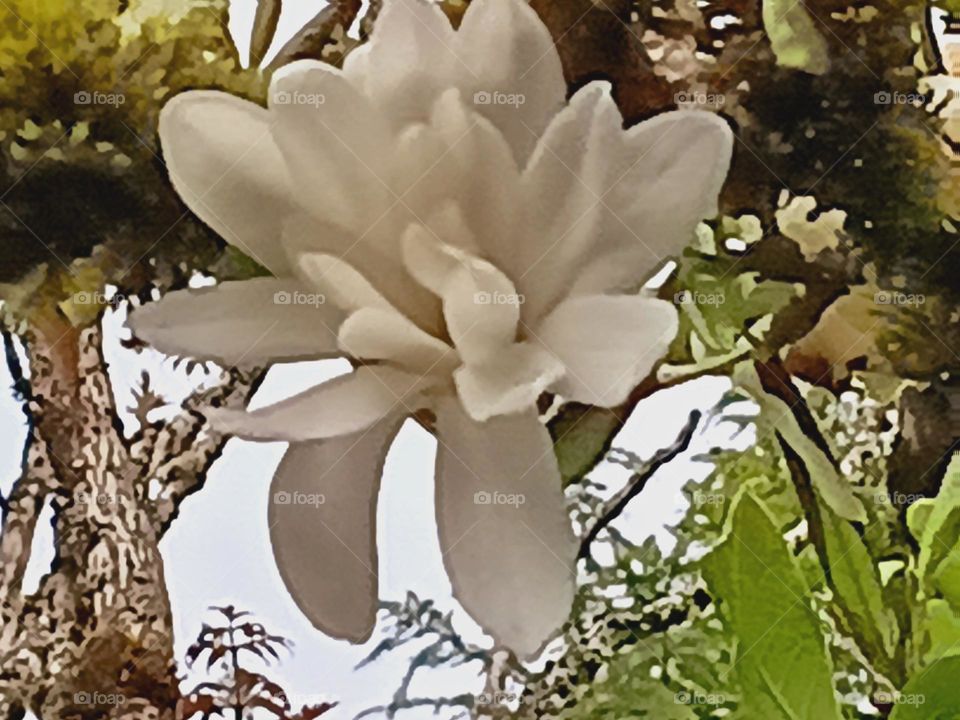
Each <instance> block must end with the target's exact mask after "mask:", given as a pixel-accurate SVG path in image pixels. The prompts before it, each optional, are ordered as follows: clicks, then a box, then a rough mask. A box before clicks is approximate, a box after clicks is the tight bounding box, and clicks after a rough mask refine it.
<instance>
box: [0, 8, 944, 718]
mask: <svg viewBox="0 0 960 720" xmlns="http://www.w3.org/2000/svg"><path fill="white" fill-rule="evenodd" d="M6 2H10V3H12V4H11V5H10V6H6V5H5V7H6V9H7V12H0V78H2V82H0V148H2V152H0V163H2V169H0V171H2V173H3V175H4V186H5V187H4V189H3V190H2V192H0V283H3V285H2V295H3V298H4V301H5V304H4V307H5V309H6V311H7V313H8V315H10V316H11V317H13V318H14V319H16V320H18V321H20V320H24V319H25V320H26V321H28V322H29V321H32V320H35V318H36V317H37V316H39V315H44V314H48V313H51V312H54V313H60V314H63V315H65V316H66V317H67V318H68V319H69V320H70V321H71V322H74V323H77V324H83V323H88V322H91V321H92V320H94V319H96V316H97V312H98V310H97V308H94V309H93V310H92V311H89V310H87V309H85V308H82V307H77V306H76V304H75V303H73V302H72V300H71V299H72V298H73V297H74V296H75V295H76V293H78V292H89V291H101V290H102V289H103V288H105V287H106V286H107V285H108V284H109V285H115V286H117V288H118V289H119V290H120V291H121V292H123V293H125V294H140V295H143V296H144V297H145V293H147V292H148V291H149V290H150V289H151V288H153V287H159V288H160V289H166V288H169V287H174V286H177V285H182V284H183V283H185V281H186V279H187V277H188V276H189V274H190V273H191V272H192V271H194V270H196V269H200V270H205V271H208V272H212V273H213V274H215V275H217V276H218V277H221V278H225V277H231V276H235V275H237V274H240V273H250V272H256V271H257V269H256V268H252V267H250V266H249V265H246V266H244V265H242V264H241V263H240V261H239V260H237V258H236V257H234V256H232V255H230V254H229V253H227V254H224V252H223V246H222V243H221V242H220V241H219V240H217V239H216V238H215V237H213V235H212V233H210V232H209V231H208V230H207V229H205V228H204V227H203V226H202V225H201V224H200V223H199V222H198V221H196V220H195V219H194V218H193V217H192V216H190V215H189V213H188V212H187V211H186V209H185V208H184V207H183V206H182V204H181V203H180V202H179V200H178V199H177V198H176V196H175V194H174V193H173V191H172V189H171V188H170V186H169V184H168V182H167V181H166V178H165V174H164V170H163V165H162V156H161V154H160V148H159V147H158V142H157V138H156V118H157V114H158V112H159V109H160V108H161V107H162V104H163V102H164V101H165V100H166V99H167V98H169V97H170V96H171V95H173V94H175V93H176V92H178V91H179V90H181V89H184V88H188V87H206V88H220V89H224V90H227V91H229V92H233V93H235V94H239V95H242V96H244V97H248V98H251V99H254V100H262V98H263V94H264V88H265V82H266V79H267V75H268V74H269V71H268V70H265V71H261V70H260V69H257V68H252V69H243V68H242V67H241V66H240V62H239V59H238V57H237V55H236V51H235V49H234V46H233V44H232V42H231V41H230V39H229V38H228V36H227V33H226V29H225V19H226V10H227V8H226V4H225V2H223V1H221V0H211V1H210V2H202V1H195V2H180V1H178V2H173V1H172V0H166V1H162V0H157V1H155V2H149V1H148V2H131V3H115V2H103V1H101V0H93V1H92V2H87V3H83V4H81V5H74V4H67V3H63V2H58V1H56V0H53V1H49V2H41V1H40V0H35V1H34V2H27V1H26V0H16V1H14V0H6ZM531 4H532V6H533V7H534V9H535V10H536V11H537V12H538V13H539V14H540V16H541V18H542V19H543V20H544V22H545V23H546V24H547V26H548V27H549V28H550V30H551V32H552V33H553V35H554V37H555V38H556V40H557V43H558V47H559V50H560V52H561V57H562V60H563V63H564V70H565V73H566V75H567V79H568V81H569V84H570V88H571V91H573V90H574V89H576V88H577V87H578V86H580V85H582V84H584V83H585V82H587V81H588V80H590V79H594V78H596V77H607V78H610V79H612V80H613V81H614V82H615V88H616V97H617V100H618V102H619V104H620V106H621V108H622V110H623V112H624V115H625V117H626V118H627V122H628V123H634V122H637V121H639V120H641V119H643V118H646V117H649V116H652V115H654V114H656V113H658V112H661V111H664V110H668V109H672V108H676V107H678V106H684V107H694V108H697V109H700V110H702V111H705V112H718V113H720V114H722V116H723V117H725V118H726V119H727V120H728V121H729V122H730V124H731V126H732V127H733V129H734V132H735V133H736V137H737V141H736V146H735V157H734V164H733V168H732V170H731V173H730V176H729V180H728V182H727V185H726V188H725V191H724V195H723V197H722V203H721V205H722V214H721V217H719V218H716V219H714V220H711V221H710V222H709V223H704V224H703V225H702V226H701V227H700V229H699V231H698V234H697V237H696V238H691V245H690V247H689V249H688V251H687V252H686V253H685V255H684V256H683V257H682V258H680V259H678V262H677V263H676V267H675V268H674V269H673V272H672V273H671V274H670V276H669V278H668V279H667V280H666V281H665V282H664V284H663V285H662V286H661V287H660V290H659V292H660V293H661V295H662V296H663V297H665V298H667V299H672V300H674V301H675V302H677V303H678V305H679V307H680V311H681V318H682V319H681V332H680V334H679V335H678V337H677V340H676V342H675V343H674V346H673V348H672V350H671V353H670V356H669V357H668V359H667V362H666V363H665V364H664V365H663V366H661V368H660V369H659V371H658V373H657V374H656V375H655V376H653V377H651V378H648V379H647V380H646V381H644V383H642V384H641V386H640V387H638V388H637V390H636V392H635V393H634V396H633V397H632V398H631V400H630V402H628V403H627V404H626V405H625V406H624V407H622V408H619V409H617V411H616V412H615V413H613V414H611V413H608V412H606V411H603V412H598V411H596V410H594V409H592V408H586V407H576V406H567V407H565V408H563V409H562V410H561V411H560V412H559V413H558V414H557V415H556V416H555V417H554V418H553V419H552V420H551V429H552V431H553V433H554V437H555V438H556V440H557V442H556V448H557V454H558V458H559V460H560V463H561V467H562V469H563V471H564V475H565V477H566V479H567V481H568V483H569V484H568V495H569V499H570V507H571V515H572V517H573V519H574V521H575V522H576V524H577V526H578V527H580V528H581V529H583V530H584V531H586V529H588V528H591V527H593V526H594V524H595V523H597V522H605V518H607V517H608V514H609V512H610V507H609V504H608V502H607V499H608V498H609V496H610V493H611V492H622V491H623V490H624V488H607V487H602V486H600V485H599V484H598V483H596V482H595V481H593V480H591V479H590V476H589V475H588V471H589V470H590V469H591V468H593V467H594V466H595V465H596V463H597V462H598V461H602V462H609V461H611V460H612V459H616V458H620V460H623V458H627V459H628V460H629V463H628V464H630V467H631V468H632V472H631V475H630V479H628V480H627V481H626V489H629V488H630V487H631V483H633V484H640V485H642V484H643V483H645V482H646V481H647V479H649V472H648V471H649V470H650V461H644V460H641V459H638V458H633V457H632V456H630V455H629V453H627V454H624V453H623V452H621V453H620V454H619V455H618V451H617V450H615V449H613V448H611V443H612V442H613V437H614V436H615V434H616V431H617V430H618V429H619V427H620V425H621V424H622V423H623V422H624V421H625V419H626V418H627V417H628V416H629V415H630V413H631V412H632V410H633V408H634V407H635V406H636V405H637V404H638V403H640V402H641V401H642V400H644V399H645V398H647V397H649V396H650V395H652V394H654V393H655V392H658V391H660V390H662V389H664V388H667V387H670V386H673V385H676V384H679V383H682V382H687V381H691V380H693V379H695V378H698V377H701V376H704V375H722V376H726V377H728V378H730V380H731V390H730V392H729V393H728V395H727V396H726V397H725V398H724V400H723V401H722V402H721V403H720V404H719V405H718V406H717V407H716V408H714V415H713V421H714V422H722V423H727V424H733V425H734V426H737V427H739V428H740V430H741V432H742V433H744V435H743V437H747V438H749V441H748V442H747V443H746V444H745V448H744V447H740V448H738V449H736V450H731V449H724V448H718V449H716V450H715V451H714V452H711V453H710V454H709V455H707V456H705V457H703V458H701V459H702V460H703V461H705V462H709V463H711V465H712V467H713V471H712V473H711V474H710V476H709V477H708V478H707V480H706V481H704V482H703V483H700V484H695V483H691V484H689V485H688V486H687V487H686V488H685V490H684V492H685V494H686V495H687V499H688V509H687V511H686V513H685V515H684V517H683V519H682V520H681V521H680V523H679V524H678V525H677V526H676V527H675V528H674V529H673V534H674V537H675V540H676V543H675V545H674V547H673V548H671V549H670V550H669V551H667V550H664V549H661V548H660V547H658V546H657V545H656V543H654V542H653V541H652V540H648V541H646V542H644V543H642V544H639V545H638V544H636V543H633V542H630V541H629V540H628V539H627V538H626V537H624V536H623V535H621V534H620V533H619V532H618V531H617V530H616V524H615V523H611V524H605V525H604V529H603V530H601V531H600V532H599V533H598V534H597V535H596V537H595V538H593V539H592V541H591V542H590V543H589V544H588V545H587V546H585V551H584V557H583V559H582V563H581V574H580V591H579V595H578V598H577V603H576V607H575V613H574V615H573V617H572V619H571V621H570V623H569V625H568V627H566V628H565V630H564V633H563V636H562V638H560V639H558V641H557V642H556V643H555V644H554V646H552V647H551V649H550V652H549V653H548V654H547V656H546V658H545V659H544V660H542V661H541V662H540V663H539V664H538V665H536V666H529V665H528V666H525V665H522V664H520V663H518V662H517V661H516V660H515V659H512V658H503V657H499V656H494V655H491V654H490V653H489V652H487V651H486V650H484V649H483V648H479V647H474V646H471V645H469V644H466V643H464V642H463V640H462V639H460V638H459V637H458V636H457V634H456V633H455V631H454V630H453V627H452V624H451V621H450V618H449V616H445V615H443V614H441V613H439V612H438V611H437V610H436V609H435V608H433V606H432V604H431V603H430V602H429V601H423V600H421V599H419V598H416V597H413V596H411V597H409V598H408V599H407V601H406V602H405V603H397V604H392V605H389V606H387V607H386V608H385V609H386V611H387V614H388V615H389V617H390V622H389V623H388V624H387V627H386V629H385V631H384V636H383V639H382V642H381V643H380V645H379V646H378V647H377V648H376V650H375V651H374V653H373V654H372V655H371V658H370V661H371V662H372V661H376V660H377V659H378V658H379V657H381V656H382V655H383V654H384V653H388V652H390V651H392V650H393V649H395V648H397V647H400V646H404V645H406V644H407V643H409V642H411V641H414V640H416V641H422V640H423V639H424V638H428V639H429V642H428V644H427V645H425V646H424V647H423V648H422V649H421V650H420V651H419V652H418V653H417V655H416V656H415V659H414V663H413V665H412V666H411V670H410V674H409V675H408V677H407V678H406V680H405V682H404V685H403V686H402V687H401V688H399V689H398V692H397V695H396V697H395V698H394V702H393V703H392V704H391V705H390V706H389V707H386V708H378V709H375V711H374V714H376V713H380V714H387V715H391V716H392V715H393V714H395V713H398V712H401V711H402V710H404V709H405V708H410V707H418V706H422V705H433V706H435V707H437V708H442V707H447V706H450V707H459V708H463V709H465V710H466V711H469V712H472V713H474V714H476V715H478V716H484V717H516V718H548V717H554V718H563V719H565V720H575V719H577V720H579V719H584V720H586V719H590V720H594V719H597V720H601V719H603V720H606V719H609V720H621V719H622V718H625V717H650V718H666V719H668V720H674V719H676V720H688V719H693V718H720V717H732V718H757V717H762V718H765V719H767V718H769V719H776V718H784V719H787V718H789V719H795V718H808V717H809V718H813V717H816V718H818V719H819V718H841V717H843V718H866V717H877V716H881V717H885V716H889V717H892V718H895V720H909V719H910V718H933V717H942V718H954V717H960V711H958V710H957V708H960V688H958V686H956V684H955V683H954V682H953V681H952V680H951V678H953V677H955V675H956V672H957V671H958V670H960V614H958V612H960V460H957V459H955V456H954V454H953V453H954V450H955V449H956V446H957V441H958V439H960V432H958V429H960V386H958V383H957V381H956V375H957V372H958V370H960V313H958V311H957V301H958V297H960V282H958V281H957V279H956V278H957V273H958V271H960V234H958V227H960V156H958V150H960V110H958V100H957V99H958V97H960V92H958V90H960V78H958V77H956V76H954V75H951V74H950V72H949V71H948V69H946V68H944V67H940V66H939V65H938V62H939V55H938V54H937V53H936V52H935V49H934V47H933V45H932V40H931V33H930V28H929V26H928V20H927V16H926V13H927V11H928V6H927V3H925V2H919V1H918V0H901V1H900V2H895V1H894V0H862V1H857V2H849V1H843V0H808V1H807V2H805V3H792V2H786V1H785V0H710V1H708V2H692V0H637V2H632V1H631V0H605V1H604V2H597V3H594V2H591V0H532V2H531ZM935 4H936V5H937V6H938V7H941V8H943V9H946V10H948V11H950V12H954V13H960V3H956V2H953V1H952V0H946V1H944V2H937V3H935ZM377 6H378V4H377V3H373V4H371V6H370V7H369V9H368V12H367V14H366V16H365V17H364V18H363V21H362V22H361V24H360V29H361V32H360V35H359V36H358V37H355V38H352V37H347V36H346V35H345V31H344V28H345V27H349V26H350V25H351V24H352V21H353V19H354V18H355V17H356V15H357V13H358V12H359V11H360V7H359V5H358V4H355V3H341V4H334V5H331V6H329V8H328V9H327V10H325V11H323V12H321V14H320V15H318V17H317V18H316V20H315V21H314V22H313V23H312V24H311V26H310V27H309V28H308V32H305V33H301V35H299V36H298V37H297V38H295V40H294V41H293V42H292V44H290V45H289V46H288V47H286V48H284V49H283V51H281V53H280V56H279V57H280V59H279V60H278V61H274V63H273V66H275V65H276V64H278V63H280V62H283V61H284V60H286V59H289V58H292V57H303V56H311V55H312V56H315V57H321V58H323V59H325V60H328V61H331V62H337V61H338V60H339V59H340V58H341V57H342V55H343V53H345V52H349V50H350V49H351V48H352V47H354V46H356V45H357V44H358V43H360V42H362V41H363V39H364V38H365V36H366V33H367V32H368V31H369V29H370V27H371V25H372V24H373V23H374V21H375V15H376V9H377ZM442 6H443V8H444V10H445V11H446V12H447V14H448V16H449V17H450V18H451V20H452V21H454V22H457V21H458V19H459V18H460V17H461V16H462V13H463V10H464V8H465V6H466V4H465V3H464V2H463V1H462V0H444V2H443V3H442ZM278 7H279V5H278V4H277V3H273V2H267V1H266V0H265V1H264V2H263V3H261V11H260V12H259V13H258V21H257V27H256V28H255V31H254V45H255V46H256V47H259V48H261V49H262V48H266V47H267V45H269V39H270V37H271V36H272V33H273V30H275V27H276V17H275V12H276V9H277V8H278ZM574 26H575V27H576V32H570V30H571V28H573V27H574ZM258 33H259V34H260V35H259V36H258ZM93 98H97V100H96V101H95V102H94V101H93ZM121 98H122V100H121ZM58 258H59V259H58ZM639 280H641V279H639V278H638V281H639ZM604 458H606V460H604ZM621 464H622V462H621ZM634 502H642V496H641V497H640V498H639V499H637V500H634ZM468 663H479V667H480V668H481V669H482V670H483V672H484V673H485V674H486V676H487V677H488V689H489V692H488V693H484V695H483V696H482V697H480V698H478V697H476V696H463V697H454V698H430V697H410V695H409V690H410V686H411V683H412V678H413V675H414V674H415V673H418V672H421V671H423V672H430V671H431V669H435V668H442V667H448V666H455V665H463V664H468Z"/></svg>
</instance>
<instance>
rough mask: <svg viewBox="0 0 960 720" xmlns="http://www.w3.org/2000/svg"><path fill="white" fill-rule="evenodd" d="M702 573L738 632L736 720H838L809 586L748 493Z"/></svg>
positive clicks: (734, 510) (772, 523) (736, 506)
mask: <svg viewBox="0 0 960 720" xmlns="http://www.w3.org/2000/svg"><path fill="white" fill-rule="evenodd" d="M704 574H705V576H706V578H707V582H708V584H709V585H710V587H711V588H713V590H714V592H715V593H716V595H717V597H719V599H720V601H721V612H723V614H724V617H725V618H726V619H727V621H728V622H729V623H730V627H731V629H732V631H733V632H734V633H735V634H736V637H737V641H738V647H737V662H736V665H735V672H736V673H737V676H738V677H739V679H740V684H741V687H742V693H743V697H742V700H741V702H740V704H739V706H738V707H739V712H740V716H741V717H744V718H747V717H764V718H771V719H772V718H784V720H792V719H793V718H814V717H816V718H839V717H840V711H839V708H838V706H837V703H836V701H835V700H834V697H833V686H832V683H831V673H832V667H831V663H830V659H829V656H828V655H827V652H826V648H825V646H824V639H823V635H822V633H821V629H820V622H819V619H818V617H817V615H816V614H815V613H814V611H813V609H812V608H811V607H809V604H808V602H809V601H808V600H807V595H808V588H807V584H806V581H805V579H804V577H803V574H802V573H801V571H800V569H799V568H798V567H797V565H796V563H795V561H794V560H793V558H792V557H791V554H790V551H789V549H788V548H787V546H786V544H785V543H784V542H783V540H782V538H781V533H780V530H779V529H778V528H777V526H776V523H775V521H774V520H773V518H771V517H770V515H769V513H768V512H767V511H766V510H765V509H764V508H763V506H762V505H761V504H760V503H759V502H757V500H756V499H754V498H753V497H752V496H751V495H750V494H749V492H744V494H743V495H742V496H741V497H740V498H738V499H737V501H736V502H735V504H734V506H733V508H732V510H731V520H730V524H729V529H728V535H727V538H726V539H725V540H724V541H723V543H721V544H720V545H719V546H718V547H717V548H716V549H715V550H714V551H713V552H712V553H711V554H710V555H709V556H708V557H707V559H706V560H705V561H704Z"/></svg>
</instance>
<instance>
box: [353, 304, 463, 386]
mask: <svg viewBox="0 0 960 720" xmlns="http://www.w3.org/2000/svg"><path fill="white" fill-rule="evenodd" d="M339 339H340V347H341V348H342V349H343V350H344V351H345V352H347V353H349V354H350V355H352V356H353V357H356V358H361V359H363V360H368V361H369V360H385V361H389V362H390V363H392V364H394V365H398V366H399V367H402V368H406V369H408V370H411V371H414V372H418V373H442V372H445V371H446V372H449V371H450V370H452V369H453V368H454V367H456V364H457V363H458V362H459V359H458V357H457V353H456V351H455V350H454V349H453V348H452V347H450V346H449V345H447V344H446V343H445V342H443V341H442V340H439V339H437V338H435V337H434V336H433V335H430V334H429V333H425V332H424V331H423V330H421V329H420V328H419V327H417V326H416V325H415V324H414V323H413V322H411V321H410V320H408V319H407V318H406V317H404V316H403V315H401V314H400V313H398V312H395V311H391V310H384V309H382V308H363V309H362V310H357V311H356V312H355V313H353V314H352V315H350V317H348V318H347V319H346V320H345V321H344V323H343V325H341V326H340V334H339Z"/></svg>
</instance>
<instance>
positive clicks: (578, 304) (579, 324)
mask: <svg viewBox="0 0 960 720" xmlns="http://www.w3.org/2000/svg"><path fill="white" fill-rule="evenodd" d="M677 328H678V315H677V309H676V308H675V307H674V306H673V305H672V304H670V303H668V302H666V301H664V300H658V299H656V298H649V297H644V296H641V295H585V296H577V297H572V298H568V299H567V300H564V301H563V302H562V303H560V305H558V306H557V307H556V308H555V309H554V310H553V312H551V313H550V314H549V315H548V316H547V317H546V318H544V320H543V322H542V324H541V325H540V326H539V327H538V328H537V330H536V338H535V340H536V341H537V342H539V343H540V344H541V345H543V347H544V348H546V349H547V350H548V351H550V352H551V353H553V354H554V355H555V356H556V357H557V358H558V359H559V360H560V362H562V363H563V365H564V366H565V367H566V375H565V376H564V378H563V380H562V381H560V383H558V384H557V385H556V386H555V387H554V389H555V390H556V391H557V392H558V393H560V395H562V396H563V397H564V398H565V399H567V400H574V401H576V402H582V403H588V404H590V405H599V406H601V407H613V406H614V405H619V404H620V403H622V402H623V401H624V400H626V399H627V396H628V395H629V394H630V391H631V390H633V388H634V387H636V385H637V384H638V383H639V382H640V380H642V379H643V378H644V377H646V376H647V374H648V373H649V372H650V370H651V369H653V366H654V365H655V364H656V363H657V362H658V361H659V360H660V359H661V358H662V357H663V356H664V355H665V354H666V352H667V349H668V348H669V346H670V343H671V342H672V341H673V339H674V337H675V336H676V334H677Z"/></svg>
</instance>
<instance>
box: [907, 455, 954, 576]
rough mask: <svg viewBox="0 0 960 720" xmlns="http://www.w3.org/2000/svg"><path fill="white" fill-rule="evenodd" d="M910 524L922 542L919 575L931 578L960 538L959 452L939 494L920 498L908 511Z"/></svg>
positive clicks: (918, 566) (908, 524) (948, 470)
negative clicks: (933, 496)
mask: <svg viewBox="0 0 960 720" xmlns="http://www.w3.org/2000/svg"><path fill="white" fill-rule="evenodd" d="M907 527H909V528H910V532H911V533H912V534H913V536H914V538H915V539H916V540H917V542H918V543H919V545H920V553H919V555H918V556H917V575H918V576H919V577H920V578H921V579H922V580H924V581H929V580H930V577H928V576H931V575H932V574H933V571H934V570H935V569H936V567H937V565H938V564H939V563H940V561H941V560H943V559H944V558H945V557H946V556H947V555H948V554H949V553H950V551H951V550H952V549H953V548H954V546H956V545H957V541H958V538H960V455H954V456H953V458H952V459H951V461H950V465H949V466H948V467H947V472H946V474H945V475H944V476H943V482H942V483H941V484H940V492H938V493H937V497H936V498H934V499H932V500H931V499H924V500H918V501H917V502H915V503H914V504H913V505H911V506H910V508H909V509H908V510H907Z"/></svg>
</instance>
